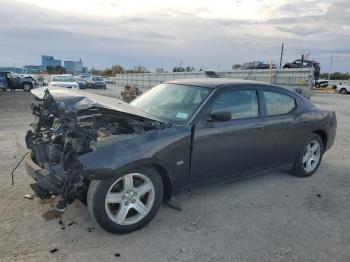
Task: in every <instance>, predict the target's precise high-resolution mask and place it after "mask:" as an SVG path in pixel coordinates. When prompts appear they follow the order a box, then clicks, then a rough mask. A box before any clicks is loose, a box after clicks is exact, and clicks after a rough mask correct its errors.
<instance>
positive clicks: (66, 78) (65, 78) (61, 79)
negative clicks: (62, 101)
mask: <svg viewBox="0 0 350 262" xmlns="http://www.w3.org/2000/svg"><path fill="white" fill-rule="evenodd" d="M52 81H53V82H75V80H74V78H73V77H71V76H53V77H52Z"/></svg>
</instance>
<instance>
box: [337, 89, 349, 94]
mask: <svg viewBox="0 0 350 262" xmlns="http://www.w3.org/2000/svg"><path fill="white" fill-rule="evenodd" d="M339 93H340V94H342V95H346V94H347V93H348V91H346V89H345V88H342V89H340V91H339Z"/></svg>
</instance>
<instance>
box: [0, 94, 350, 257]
mask: <svg viewBox="0 0 350 262" xmlns="http://www.w3.org/2000/svg"><path fill="white" fill-rule="evenodd" d="M312 100H313V101H314V102H315V103H316V104H319V105H324V106H329V107H331V108H334V109H335V110H336V112H337V117H338V133H337V139H336V142H335V145H334V146H333V148H332V149H331V150H330V151H329V152H327V153H326V155H325V156H324V159H323V163H322V164H321V167H320V169H319V171H318V172H317V173H316V174H315V175H314V176H313V177H310V178H296V177H293V176H291V175H289V174H287V173H273V174H269V175H265V176H261V177H256V178H252V179H249V180H245V181H240V182H236V183H232V184H228V185H224V186H215V187H211V188H207V189H203V190H202V191H200V192H194V193H192V194H190V195H188V196H186V197H185V202H184V204H183V207H184V210H183V211H182V212H180V211H176V210H174V209H172V208H169V207H168V206H167V205H165V204H164V205H163V206H162V207H161V209H160V212H159V213H158V215H157V216H156V217H155V219H154V220H153V221H152V222H151V223H150V224H149V225H148V226H147V227H145V228H144V229H142V230H140V231H138V232H134V233H132V234H128V235H112V234H109V233H106V232H104V231H102V230H101V229H99V228H98V227H97V226H96V225H94V223H93V222H92V220H91V219H90V217H89V214H88V211H87V208H86V207H85V206H84V205H82V204H81V203H79V202H76V203H74V204H73V205H71V206H69V208H68V209H67V211H66V213H65V214H64V217H63V219H64V222H65V223H66V226H65V229H64V230H63V229H61V226H60V225H59V224H58V220H57V219H52V217H50V216H49V214H50V213H48V212H49V211H50V210H53V209H54V205H55V199H53V200H52V201H45V202H44V201H40V200H38V199H32V200H30V199H25V198H23V195H25V194H31V193H32V192H31V189H30V187H29V184H30V183H31V182H32V181H31V179H30V177H28V176H27V175H26V173H25V171H24V168H23V165H21V166H20V167H19V169H18V170H17V171H16V173H15V186H11V179H10V172H11V169H12V168H13V167H14V166H15V164H16V163H17V161H19V159H20V158H21V156H22V155H23V154H24V153H25V152H26V148H25V145H24V134H25V131H26V130H27V129H28V127H29V124H30V122H31V120H32V117H31V113H30V110H29V105H30V103H31V102H32V101H33V99H32V96H31V94H28V93H23V92H7V93H0V149H1V150H0V159H1V162H0V261H48V260H50V261H62V260H64V261H132V262H134V261H152V262H153V261H327V262H328V261H350V248H349V246H350V219H349V217H350V190H349V188H350V146H349V143H350V96H340V95H334V94H316V95H315V96H313V98H312ZM72 222H73V224H71V223H72ZM55 248H56V249H58V250H57V251H56V252H54V253H50V250H53V249H55Z"/></svg>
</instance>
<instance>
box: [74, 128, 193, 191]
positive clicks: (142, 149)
mask: <svg viewBox="0 0 350 262" xmlns="http://www.w3.org/2000/svg"><path fill="white" fill-rule="evenodd" d="M111 140H113V139H111ZM113 141H114V142H111V143H110V144H108V142H102V141H101V143H103V144H104V145H102V146H99V145H97V146H96V147H95V149H94V150H93V151H92V152H90V153H87V154H85V155H82V156H80V157H78V160H79V161H80V162H81V164H82V166H83V173H84V176H85V177H86V178H87V179H89V180H104V179H109V178H111V177H113V176H115V175H117V174H120V173H122V172H126V171H127V170H129V169H131V168H133V167H136V166H140V165H145V164H158V165H161V166H163V167H164V168H165V169H166V170H167V171H168V175H169V178H170V180H171V181H170V182H171V184H172V185H173V186H174V187H175V188H179V189H180V188H183V187H185V186H187V185H188V183H189V176H190V145H191V129H190V127H189V126H171V127H167V128H165V129H157V130H151V131H147V132H144V133H141V134H135V135H126V136H125V137H124V138H123V136H121V137H120V139H117V141H116V140H113ZM98 143H99V142H97V144H98ZM174 193H175V192H174Z"/></svg>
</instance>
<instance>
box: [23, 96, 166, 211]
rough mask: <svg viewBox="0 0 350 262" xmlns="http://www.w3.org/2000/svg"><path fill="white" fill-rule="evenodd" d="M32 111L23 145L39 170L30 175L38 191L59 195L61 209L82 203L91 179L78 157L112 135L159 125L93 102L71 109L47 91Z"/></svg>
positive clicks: (129, 132) (120, 134)
mask: <svg viewBox="0 0 350 262" xmlns="http://www.w3.org/2000/svg"><path fill="white" fill-rule="evenodd" d="M77 101H78V100H77ZM79 101H81V100H79ZM74 103H78V102H76V101H75V102H74ZM32 111H33V115H34V116H35V122H34V123H33V124H32V130H29V131H27V135H26V144H27V147H28V149H30V150H31V153H30V154H31V155H30V157H31V160H32V161H33V162H34V163H35V164H36V165H37V166H38V167H39V168H40V169H41V170H38V169H39V168H36V170H37V171H36V174H34V175H31V176H32V177H33V178H34V179H35V181H36V185H35V186H36V188H38V187H39V189H40V190H39V191H40V192H39V193H43V192H45V194H47V195H50V194H56V195H59V196H60V201H59V206H58V208H59V209H61V210H63V209H64V208H65V207H66V205H67V204H71V203H72V202H73V201H74V200H75V199H79V200H81V201H83V202H85V198H86V192H87V189H88V186H89V183H90V181H89V180H88V179H87V178H86V177H85V176H84V172H83V166H82V164H81V163H80V162H79V160H78V159H77V157H79V156H81V155H84V154H86V153H89V152H91V151H93V150H95V149H96V145H98V144H99V143H102V144H103V143H108V139H110V138H111V137H113V138H115V139H117V138H118V137H121V138H122V136H125V135H132V134H134V135H136V134H138V133H143V132H147V131H148V130H153V129H156V128H160V127H161V126H162V123H160V122H157V121H155V120H152V119H147V118H143V117H140V116H136V115H132V114H127V113H124V112H120V111H116V110H112V109H109V108H103V107H99V106H94V105H93V104H92V106H88V107H86V106H85V108H84V109H81V110H76V111H75V112H72V111H71V110H67V107H65V106H63V105H62V102H59V101H58V100H57V99H55V98H54V97H53V96H52V95H51V94H50V92H49V90H46V91H45V95H44V97H43V99H42V101H41V103H38V104H33V105H32ZM115 139H114V140H115ZM106 141H107V142H106ZM34 170H35V168H34ZM38 174H40V175H38ZM32 188H33V189H34V187H33V186H32ZM34 191H36V193H38V190H35V189H34ZM39 196H40V195H39Z"/></svg>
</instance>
